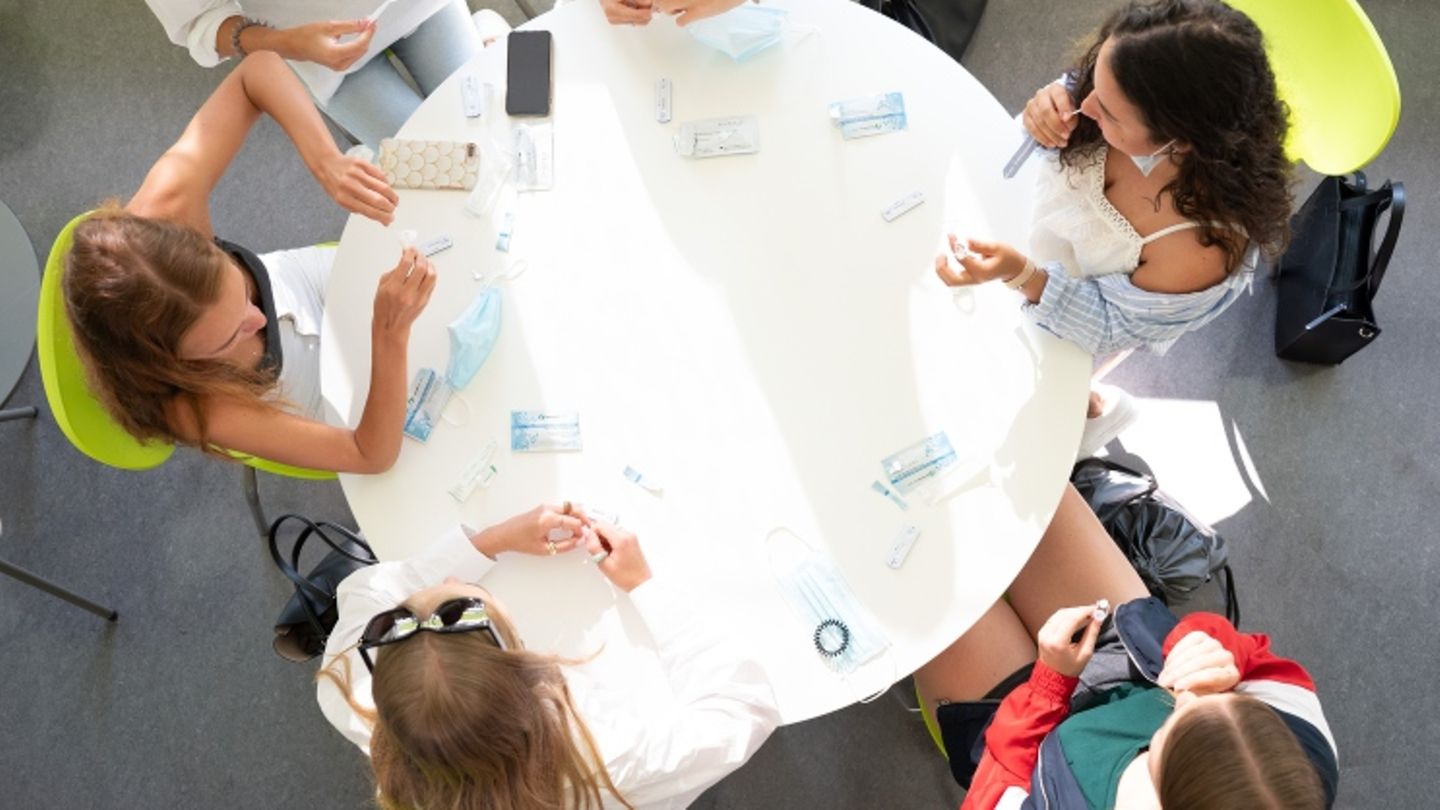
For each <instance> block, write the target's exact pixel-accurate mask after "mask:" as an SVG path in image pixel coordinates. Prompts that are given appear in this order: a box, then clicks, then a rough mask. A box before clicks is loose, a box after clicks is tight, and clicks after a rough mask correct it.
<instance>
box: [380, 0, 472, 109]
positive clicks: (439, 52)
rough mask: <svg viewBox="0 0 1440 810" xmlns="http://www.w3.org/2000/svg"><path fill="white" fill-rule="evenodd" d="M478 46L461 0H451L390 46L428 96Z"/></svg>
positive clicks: (468, 59) (468, 16) (470, 57)
mask: <svg viewBox="0 0 1440 810" xmlns="http://www.w3.org/2000/svg"><path fill="white" fill-rule="evenodd" d="M482 47H483V46H482V45H481V44H480V34H479V33H477V32H476V31H475V23H474V22H472V21H471V19H470V9H469V8H468V7H467V6H466V5H465V0H451V2H450V4H449V5H447V6H444V7H443V8H441V9H440V10H439V11H437V12H435V13H434V14H432V15H430V18H429V19H427V20H426V21H425V22H423V23H420V27H419V28H416V29H415V32H414V33H412V34H411V35H410V36H408V37H405V38H403V39H398V40H396V41H395V44H393V45H391V46H390V50H391V51H393V52H394V53H395V56H396V57H397V58H398V59H399V60H400V64H402V65H404V66H405V69H406V70H408V71H410V75H411V76H413V77H415V83H416V84H417V85H419V86H420V92H421V93H423V94H425V95H427V96H428V95H430V94H431V93H433V92H435V88H437V87H439V86H440V84H441V83H442V82H444V81H445V80H446V79H448V78H450V74H452V73H454V72H455V71H457V70H459V69H460V67H461V66H462V65H464V64H465V63H466V62H469V61H470V60H471V59H473V58H475V56H476V54H478V53H480V49H481V48H482Z"/></svg>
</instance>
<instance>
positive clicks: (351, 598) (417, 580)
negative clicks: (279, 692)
mask: <svg viewBox="0 0 1440 810" xmlns="http://www.w3.org/2000/svg"><path fill="white" fill-rule="evenodd" d="M494 565H495V561H494V560H492V559H490V558H489V557H486V556H485V555H484V554H481V553H480V552H479V551H478V550H476V548H475V545H474V544H473V543H471V542H470V538H469V536H468V535H467V534H466V533H465V531H464V530H463V529H461V528H459V527H456V528H454V529H452V530H450V531H449V532H446V533H445V534H444V535H443V536H441V537H440V538H439V539H437V540H436V541H435V542H434V543H432V544H431V545H430V546H429V547H428V548H426V549H425V550H424V551H422V552H420V553H419V554H416V555H415V556H413V557H409V558H407V559H404V560H395V561H392V562H382V563H377V564H376V565H371V566H368V567H366V568H362V569H360V570H359V571H356V572H355V573H353V574H351V575H350V576H348V577H346V578H345V581H344V582H341V583H340V587H339V588H338V589H336V592H335V602H336V606H337V609H338V611H339V618H338V619H337V620H336V622H335V628H334V629H333V630H331V631H330V637H329V639H327V640H326V642H325V655H324V657H323V658H322V659H321V661H322V663H321V666H322V668H323V667H326V666H329V665H330V663H331V662H332V661H334V660H335V659H336V658H337V657H339V656H342V655H343V656H345V657H346V658H347V659H348V660H349V662H350V692H351V695H352V696H353V697H354V698H355V701H356V702H357V703H359V704H360V705H362V706H365V707H367V708H372V707H373V706H374V701H373V700H372V699H371V697H370V673H369V671H367V670H366V669H365V662H363V661H361V660H360V654H359V653H358V652H356V650H355V647H356V645H357V644H358V643H359V642H360V633H361V632H363V631H364V630H365V625H367V624H369V623H370V620H371V619H372V618H374V617H375V614H377V613H380V612H382V611H385V610H389V609H390V608H393V607H395V606H396V605H399V604H400V603H402V602H404V601H405V600H406V599H409V598H410V595H411V594H413V593H415V592H416V591H418V590H420V589H421V588H425V587H428V586H430V585H435V584H437V583H440V582H442V581H444V579H445V578H446V577H449V576H453V577H458V578H460V579H462V580H464V581H466V582H474V581H476V580H478V579H480V578H481V577H482V576H484V575H485V572H487V571H489V570H490V569H491V568H492V567H493V566H494ZM337 668H340V669H341V671H342V672H343V671H344V670H343V665H341V667H337ZM316 692H317V695H316V697H317V699H318V700H319V701H320V709H321V711H323V712H324V713H325V718H326V719H327V720H329V721H330V723H331V724H332V725H334V726H335V728H337V729H339V730H340V733H341V734H344V735H345V737H346V738H347V739H349V740H350V741H351V742H353V743H355V744H356V745H358V746H360V748H361V749H362V750H364V751H365V752H366V753H369V751H370V726H369V724H368V723H366V722H365V720H364V719H363V718H361V717H360V716H359V715H358V714H356V713H355V711H354V710H353V709H351V708H350V705H349V704H348V703H347V702H346V701H345V697H344V695H342V694H341V693H340V690H339V689H338V688H336V686H335V685H334V684H333V683H331V682H330V681H329V679H327V678H321V679H320V681H319V682H318V685H317V689H316Z"/></svg>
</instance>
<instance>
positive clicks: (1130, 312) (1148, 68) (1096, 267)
mask: <svg viewBox="0 0 1440 810" xmlns="http://www.w3.org/2000/svg"><path fill="white" fill-rule="evenodd" d="M1024 123H1025V128H1026V130H1027V131H1028V132H1029V134H1030V135H1031V137H1033V138H1034V139H1035V141H1036V142H1037V143H1038V144H1039V145H1040V146H1044V147H1047V148H1050V149H1054V150H1057V151H1055V152H1054V153H1053V155H1051V156H1050V157H1048V158H1047V159H1045V160H1044V161H1043V164H1042V166H1041V167H1040V170H1039V172H1038V174H1039V179H1038V186H1037V189H1036V206H1035V224H1034V229H1033V231H1032V233H1031V238H1030V245H1029V248H1030V250H1029V255H1028V256H1027V255H1026V254H1025V253H1022V252H1021V251H1019V250H1017V249H1015V248H1014V247H1011V246H1010V245H1002V244H998V243H990V242H982V241H978V240H971V242H970V245H969V248H970V250H969V251H965V250H959V248H960V245H959V243H958V240H954V237H952V247H953V248H955V249H956V255H955V257H953V258H952V257H950V256H940V257H938V258H937V259H936V264H935V269H936V272H937V273H939V275H940V277H941V279H942V280H944V281H945V283H946V284H950V285H952V286H958V285H966V284H978V283H983V282H988V281H992V280H1000V281H1004V282H1005V283H1006V285H1007V286H1009V287H1011V288H1012V289H1015V290H1017V291H1018V292H1019V293H1020V294H1021V295H1023V296H1024V298H1025V302H1024V308H1025V311H1026V312H1027V314H1028V315H1029V316H1030V317H1031V318H1032V319H1033V320H1034V321H1035V322H1036V323H1037V324H1038V325H1039V326H1040V327H1041V328H1043V329H1046V330H1047V331H1049V332H1052V333H1054V334H1056V335H1058V336H1059V337H1062V338H1064V339H1066V340H1069V341H1071V342H1073V343H1076V344H1078V345H1079V346H1081V347H1082V348H1084V349H1085V350H1086V351H1088V352H1090V353H1092V354H1094V355H1096V356H1097V357H1104V356H1107V355H1112V354H1115V353H1117V352H1128V351H1129V350H1131V349H1136V348H1146V349H1150V350H1152V351H1154V352H1156V353H1162V352H1164V351H1165V350H1166V349H1167V348H1169V346H1170V345H1171V344H1173V343H1174V342H1175V340H1176V339H1178V338H1179V337H1180V336H1181V335H1183V334H1184V333H1186V332H1189V331H1193V330H1195V329H1198V328H1200V327H1201V326H1204V325H1205V324H1207V323H1209V322H1210V321H1211V320H1213V319H1214V318H1215V317H1216V316H1218V315H1219V314H1220V313H1221V312H1223V311H1224V310H1225V309H1226V308H1227V307H1229V306H1230V304H1232V303H1233V302H1234V301H1235V299H1236V298H1237V297H1238V296H1239V295H1240V293H1241V292H1242V291H1243V290H1245V289H1246V288H1248V285H1249V282H1250V275H1251V271H1253V270H1254V267H1255V263H1256V258H1257V254H1258V253H1259V252H1260V251H1261V250H1263V251H1265V252H1266V253H1267V254H1269V255H1270V256H1278V255H1279V253H1280V252H1281V250H1282V249H1283V247H1284V245H1285V241H1286V238H1287V236H1288V234H1287V225H1286V223H1287V221H1288V219H1289V217H1290V202H1291V199H1290V189H1289V185H1290V183H1291V181H1292V179H1293V176H1292V173H1291V164H1290V162H1289V160H1288V159H1287V158H1286V157H1285V149H1284V142H1285V135H1286V132H1287V130H1288V119H1287V111H1286V109H1285V105H1284V104H1283V103H1281V101H1280V100H1279V97H1278V95H1277V92H1276V85H1275V76H1274V74H1273V73H1272V72H1271V69H1270V63H1269V60H1268V59H1267V57H1266V55H1265V46H1264V40H1263V38H1262V36H1261V33H1260V30H1259V29H1258V28H1256V27H1255V24H1254V23H1253V22H1251V20H1250V19H1249V18H1248V17H1246V16H1245V15H1244V14H1242V13H1240V12H1239V11H1236V10H1235V9H1232V8H1230V7H1228V6H1226V5H1225V4H1223V3H1221V2H1219V0H1149V2H1141V1H1140V0H1132V2H1130V3H1128V4H1126V5H1125V6H1123V7H1121V8H1119V9H1117V10H1116V11H1115V12H1114V13H1113V14H1112V15H1111V16H1110V18H1109V19H1108V20H1107V21H1106V22H1105V24H1104V25H1103V26H1102V27H1101V29H1100V33H1099V35H1098V36H1097V37H1096V38H1095V39H1094V40H1093V44H1092V45H1091V46H1090V48H1089V49H1088V50H1087V51H1086V52H1085V54H1084V56H1083V57H1082V58H1081V60H1080V63H1079V64H1078V65H1077V66H1076V67H1075V68H1074V69H1073V70H1071V71H1070V72H1069V73H1068V74H1067V75H1066V76H1065V78H1064V79H1063V80H1062V81H1060V82H1056V83H1054V84H1051V85H1049V86H1047V87H1045V88H1042V89H1041V90H1040V91H1039V92H1038V93H1036V94H1035V97H1034V98H1032V99H1031V100H1030V102H1029V104H1027V105H1026V107H1025V113H1024ZM970 251H973V253H972V252H970ZM952 262H954V264H952ZM1088 415H1089V417H1090V418H1089V419H1088V420H1087V424H1086V428H1085V436H1084V438H1083V439H1082V442H1081V448H1080V450H1081V452H1080V455H1081V456H1088V455H1091V454H1093V453H1094V452H1095V451H1096V450H1098V449H1099V448H1100V447H1102V446H1103V445H1104V444H1105V443H1106V442H1108V441H1109V440H1110V439H1111V438H1114V437H1115V436H1116V435H1117V434H1118V433H1119V432H1120V430H1121V429H1122V428H1123V427H1124V425H1125V423H1126V422H1127V421H1129V420H1130V419H1131V418H1133V416H1134V410H1133V405H1132V404H1131V402H1130V400H1129V397H1127V396H1125V395H1124V392H1122V391H1120V390H1119V389H1114V388H1104V387H1100V388H1097V389H1096V390H1092V392H1091V397H1090V407H1089V414H1088Z"/></svg>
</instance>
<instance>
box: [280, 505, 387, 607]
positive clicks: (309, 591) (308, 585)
mask: <svg viewBox="0 0 1440 810" xmlns="http://www.w3.org/2000/svg"><path fill="white" fill-rule="evenodd" d="M287 520H296V521H299V522H300V523H301V524H302V525H304V526H305V528H304V529H303V530H302V531H301V532H300V536H299V537H296V538H295V544H294V545H293V546H292V547H291V554H290V559H289V560H286V559H285V557H284V555H282V554H281V553H280V527H281V526H282V525H283V524H284V523H285V522H286V521H287ZM322 527H329V528H331V529H336V530H338V531H339V532H340V533H342V534H344V535H345V536H346V538H347V539H349V540H351V541H353V542H355V543H356V544H358V545H359V546H360V547H361V548H363V549H365V551H366V552H368V553H369V554H370V558H369V559H365V558H364V557H357V556H355V555H354V554H351V553H350V552H349V551H346V550H345V549H344V548H342V547H341V546H340V545H339V544H337V543H336V542H335V541H334V540H332V539H330V536H329V535H327V534H326V533H325V529H324V528H322ZM312 534H314V535H317V536H319V538H320V539H321V540H322V541H324V543H325V545H327V546H329V547H330V548H332V549H334V550H335V551H336V552H339V553H340V554H341V555H342V556H345V557H348V558H349V559H351V560H354V561H355V562H358V563H366V564H369V563H374V562H376V559H375V552H374V550H373V549H371V548H370V544H369V543H366V542H365V541H364V539H362V538H361V537H360V536H359V535H357V534H355V533H353V532H351V531H350V530H349V529H346V528H345V527H344V526H337V525H335V524H334V523H328V522H325V521H321V522H320V523H319V524H318V525H317V524H316V523H315V522H314V521H312V520H310V519H309V518H307V517H305V516H304V515H297V514H294V513H291V514H288V515H281V516H280V517H278V518H276V519H275V522H274V523H272V524H270V559H272V560H274V561H275V567H276V568H279V569H280V573H282V574H284V575H285V578H286V579H288V580H290V582H291V583H293V584H294V585H295V590H297V591H300V592H301V593H302V594H303V595H304V596H305V597H307V599H301V600H300V602H301V605H302V606H303V607H304V609H305V612H306V613H307V614H309V613H310V612H311V611H310V605H309V600H311V599H313V600H315V601H317V602H323V601H325V600H328V599H330V598H332V596H333V594H329V593H326V592H325V591H323V590H321V589H320V588H318V587H316V586H315V583H313V582H311V581H310V580H309V579H307V578H305V577H304V576H302V575H301V574H300V571H299V565H300V551H301V548H302V547H303V546H304V545H305V541H306V540H308V539H309V538H310V536H311V535H312ZM312 619H313V617H312Z"/></svg>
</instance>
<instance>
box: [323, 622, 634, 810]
mask: <svg viewBox="0 0 1440 810" xmlns="http://www.w3.org/2000/svg"><path fill="white" fill-rule="evenodd" d="M489 608H490V613H491V621H492V622H493V623H494V626H495V627H496V629H497V631H498V632H499V634H500V637H501V638H502V639H504V641H505V644H506V647H507V648H508V649H505V650H501V649H500V648H498V647H496V646H495V645H494V644H492V643H491V642H490V640H489V639H488V638H487V637H486V635H485V634H484V633H481V632H471V633H418V634H416V636H415V637H413V638H410V639H407V640H405V641H403V642H400V643H397V644H393V645H389V646H386V647H383V648H380V649H377V650H375V651H374V653H378V655H376V656H375V672H374V675H373V678H372V681H371V694H372V695H373V697H374V700H375V709H374V710H373V711H371V710H368V709H366V708H365V707H363V706H361V705H359V703H358V702H357V701H356V700H355V698H354V695H353V693H352V691H351V688H350V661H349V656H348V655H341V656H337V657H336V658H335V659H334V660H333V661H332V662H331V663H330V664H329V665H327V666H326V667H324V668H323V669H321V670H320V672H319V673H318V674H317V676H316V677H317V679H320V678H324V679H327V680H329V681H331V682H332V683H334V684H335V685H336V686H338V687H339V688H340V692H341V694H343V695H344V696H345V700H346V702H348V703H349V704H350V707H351V708H352V709H353V710H355V711H356V712H357V713H358V714H360V716H361V717H363V718H364V719H365V720H366V721H368V722H369V723H370V726H371V738H370V761H371V766H372V769H373V772H374V776H375V784H376V788H377V790H378V792H379V800H378V801H379V804H380V806H381V807H383V808H385V810H441V809H442V808H443V809H444V810H481V808H484V809H485V810H592V809H593V810H599V808H601V807H603V806H604V802H603V800H602V792H603V793H609V794H610V795H611V796H613V797H614V798H615V799H616V800H617V801H618V802H619V803H620V804H621V805H623V806H625V807H627V808H630V807H631V805H630V804H629V803H628V802H627V801H625V798H624V797H623V796H621V795H620V791H619V789H618V788H616V787H615V783H614V782H613V781H612V780H611V779H610V774H609V773H608V772H607V770H606V768H605V764H604V760H603V759H602V758H601V756H600V751H599V748H598V746H597V745H596V744H595V739H594V737H592V736H591V734H590V731H589V729H587V728H586V726H585V723H584V721H583V720H582V719H581V718H580V715H579V713H578V712H576V710H575V704H574V701H573V700H572V699H571V696H570V688H569V686H567V685H566V683H565V676H564V674H563V673H562V672H561V671H560V664H561V663H570V662H568V661H564V660H562V659H559V658H556V657H555V656H549V655H542V654H539V653H533V652H530V651H528V650H526V649H524V646H523V644H522V643H521V642H520V639H519V637H518V636H517V635H516V634H515V633H514V631H513V629H511V625H510V623H509V621H508V620H507V619H506V618H504V616H503V614H501V613H500V612H499V611H498V610H497V609H496V608H495V607H494V606H493V605H490V606H489ZM372 654H373V653H372Z"/></svg>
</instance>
